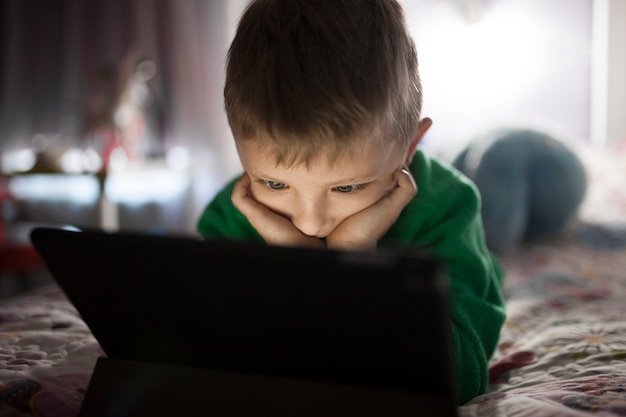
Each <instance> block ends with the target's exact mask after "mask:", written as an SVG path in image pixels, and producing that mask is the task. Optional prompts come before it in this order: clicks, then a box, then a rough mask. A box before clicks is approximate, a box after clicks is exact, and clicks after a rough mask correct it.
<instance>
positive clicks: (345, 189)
mask: <svg viewBox="0 0 626 417" xmlns="http://www.w3.org/2000/svg"><path fill="white" fill-rule="evenodd" d="M363 188H365V186H364V185H361V184H352V185H339V186H337V187H335V190H337V191H339V192H340V193H343V194H348V193H353V192H355V191H358V190H362V189H363Z"/></svg>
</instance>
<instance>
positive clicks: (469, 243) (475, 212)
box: [381, 151, 505, 403]
mask: <svg viewBox="0 0 626 417" xmlns="http://www.w3.org/2000/svg"><path fill="white" fill-rule="evenodd" d="M411 171H412V172H413V175H414V177H415V179H416V182H417V185H418V195H417V196H416V197H415V198H414V200H413V201H412V202H411V203H410V204H409V205H408V206H407V207H406V208H405V209H404V211H403V212H402V214H401V215H400V218H399V219H398V221H397V222H396V223H395V224H394V226H393V227H392V228H391V229H390V230H389V232H388V233H387V235H386V236H385V237H384V239H383V240H382V241H381V244H384V245H388V246H396V247H401V248H405V249H406V248H419V249H421V250H424V251H427V252H428V253H431V254H432V255H434V256H435V257H437V258H439V259H440V260H442V262H443V264H444V267H445V269H446V271H447V273H448V276H449V284H450V308H451V316H452V317H451V321H450V324H451V326H450V327H451V332H452V342H453V348H454V353H455V357H456V368H457V381H458V386H459V394H460V398H459V400H460V402H461V403H465V402H467V401H469V400H470V399H472V398H474V397H475V396H477V395H480V394H483V393H484V392H485V391H486V389H487V384H488V372H487V366H488V361H489V359H490V358H491V356H492V355H493V353H494V351H495V348H496V345H497V342H498V338H499V336H500V329H501V327H502V324H503V322H504V319H505V309H504V299H503V296H502V278H503V274H502V268H501V267H500V265H499V263H498V261H497V260H496V259H495V258H494V257H493V256H492V255H491V253H490V252H489V251H488V250H487V247H486V245H485V239H484V231H483V225H482V220H481V216H480V197H479V194H478V190H477V189H476V187H475V186H474V185H473V184H472V183H471V182H470V181H469V180H467V179H466V178H465V177H464V176H463V175H462V174H460V173H459V172H458V171H456V170H455V169H454V168H452V167H450V166H448V165H446V164H445V163H442V162H439V161H437V160H434V159H430V158H428V157H426V156H425V155H424V154H423V153H422V152H420V151H418V153H416V155H415V158H414V160H413V163H412V164H411Z"/></svg>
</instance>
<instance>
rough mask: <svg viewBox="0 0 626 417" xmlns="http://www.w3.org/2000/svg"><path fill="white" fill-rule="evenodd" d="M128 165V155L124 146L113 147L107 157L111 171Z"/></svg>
mask: <svg viewBox="0 0 626 417" xmlns="http://www.w3.org/2000/svg"><path fill="white" fill-rule="evenodd" d="M127 165H128V155H127V154H126V151H125V150H124V148H115V149H113V151H112V152H111V156H110V159H109V167H110V168H111V169H112V170H113V171H119V170H122V169H124V168H125V167H126V166H127Z"/></svg>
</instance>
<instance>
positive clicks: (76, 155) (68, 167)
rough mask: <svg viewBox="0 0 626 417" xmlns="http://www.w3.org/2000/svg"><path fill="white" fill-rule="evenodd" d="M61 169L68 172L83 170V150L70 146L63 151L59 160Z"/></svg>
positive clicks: (73, 172) (74, 172) (75, 172)
mask: <svg viewBox="0 0 626 417" xmlns="http://www.w3.org/2000/svg"><path fill="white" fill-rule="evenodd" d="M59 166H60V168H61V171H63V172H65V173H68V174H79V173H81V172H83V151H81V150H80V149H78V148H70V149H68V150H66V151H65V152H63V155H61V158H60V160H59Z"/></svg>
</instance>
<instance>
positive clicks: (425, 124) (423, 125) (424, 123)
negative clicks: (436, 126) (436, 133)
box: [405, 117, 433, 165]
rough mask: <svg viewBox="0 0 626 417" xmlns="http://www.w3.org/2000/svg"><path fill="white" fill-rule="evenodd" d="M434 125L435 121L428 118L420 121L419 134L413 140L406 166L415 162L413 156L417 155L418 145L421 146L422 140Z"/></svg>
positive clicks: (407, 155) (408, 150)
mask: <svg viewBox="0 0 626 417" xmlns="http://www.w3.org/2000/svg"><path fill="white" fill-rule="evenodd" d="M432 124H433V121H432V120H431V119H429V118H428V117H425V118H423V119H422V120H421V121H420V123H419V125H417V133H416V134H415V137H414V138H413V140H412V141H411V143H410V144H409V148H408V149H407V154H406V161H405V163H406V165H409V164H410V163H411V161H412V160H413V155H414V154H415V150H416V149H417V145H419V143H420V142H421V141H422V138H423V137H424V135H425V134H426V132H428V129H430V127H431V126H432Z"/></svg>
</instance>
